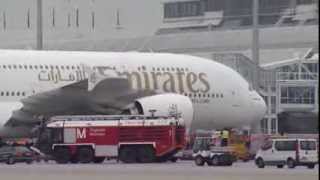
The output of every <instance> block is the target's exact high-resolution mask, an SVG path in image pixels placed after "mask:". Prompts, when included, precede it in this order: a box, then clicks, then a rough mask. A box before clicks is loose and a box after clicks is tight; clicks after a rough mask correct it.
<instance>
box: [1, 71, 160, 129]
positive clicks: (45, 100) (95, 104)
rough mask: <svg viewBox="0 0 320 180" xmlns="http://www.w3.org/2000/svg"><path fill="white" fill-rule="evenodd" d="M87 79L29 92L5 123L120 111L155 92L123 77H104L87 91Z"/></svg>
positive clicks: (17, 123) (25, 122)
mask: <svg viewBox="0 0 320 180" xmlns="http://www.w3.org/2000/svg"><path fill="white" fill-rule="evenodd" d="M89 86H90V82H89V80H88V79H86V80H82V81H79V82H76V83H74V84H70V85H67V86H64V87H62V88H59V89H55V90H51V91H47V92H43V93H39V94H35V95H32V96H30V97H28V98H25V99H23V100H22V104H23V107H22V108H21V109H19V110H16V111H14V112H13V114H12V116H11V118H10V120H9V121H7V123H6V124H5V125H6V126H8V125H9V126H10V125H11V126H15V125H21V124H26V125H28V124H29V125H31V124H34V123H37V122H39V121H40V118H39V117H50V116H53V115H88V114H121V113H123V112H124V110H125V109H126V107H127V106H128V105H129V104H130V103H132V102H133V101H134V100H135V99H137V98H140V97H146V96H151V95H155V94H157V93H156V92H155V91H149V90H137V89H133V88H131V87H130V84H129V81H128V80H127V79H124V78H117V77H111V78H105V79H103V80H101V81H99V82H98V84H96V85H95V86H94V88H93V89H92V90H91V91H88V88H89Z"/></svg>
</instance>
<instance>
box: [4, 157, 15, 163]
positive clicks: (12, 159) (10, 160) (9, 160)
mask: <svg viewBox="0 0 320 180" xmlns="http://www.w3.org/2000/svg"><path fill="white" fill-rule="evenodd" d="M6 163H7V164H14V163H15V160H14V157H9V158H8V159H7V162H6Z"/></svg>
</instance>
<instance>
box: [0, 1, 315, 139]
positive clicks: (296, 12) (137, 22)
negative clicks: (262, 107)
mask: <svg viewBox="0 0 320 180" xmlns="http://www.w3.org/2000/svg"><path fill="white" fill-rule="evenodd" d="M4 2H6V1H4ZM8 2H9V1H8ZM108 3H110V2H105V1H103V0H100V1H99V0H91V1H88V2H80V1H79V2H78V1H74V0H68V1H62V0H61V1H50V2H47V3H44V9H46V10H47V11H48V12H46V13H45V17H44V26H45V27H44V30H45V41H44V44H45V46H44V48H45V49H61V50H96V51H143V52H150V51H151V52H170V53H184V54H191V55H195V56H200V57H205V58H210V59H213V60H216V61H219V62H221V63H223V64H226V65H228V66H230V67H232V68H233V69H235V70H236V71H238V72H239V73H240V74H242V75H243V77H244V78H245V79H247V80H248V81H249V82H252V80H253V79H254V77H253V76H254V72H255V71H256V70H258V71H259V89H258V91H259V92H260V94H261V95H262V96H263V97H264V98H265V102H266V104H267V106H268V111H267V113H266V116H265V118H264V119H263V120H261V123H260V125H259V127H260V129H261V131H262V132H264V133H268V134H274V133H303V134H309V133H310V134H311V133H319V129H318V114H319V101H318V99H319V97H318V89H319V86H318V84H319V82H318V79H319V68H318V67H319V47H318V44H319V41H318V38H319V30H318V28H319V18H318V17H319V9H318V5H319V1H318V0H260V1H259V29H260V45H259V46H260V63H259V64H260V65H259V67H257V66H256V65H255V64H254V63H253V61H252V60H251V59H252V55H251V44H252V43H251V42H252V38H251V37H252V26H253V25H252V24H253V23H252V21H253V19H252V0H241V1H240V0H160V1H152V2H150V1H145V2H144V3H145V4H144V6H148V7H152V8H153V9H154V10H150V9H148V8H144V6H143V3H142V4H141V2H140V4H139V3H135V5H132V6H131V7H124V6H125V5H124V4H121V3H119V4H117V3H116V5H115V6H109V5H108ZM9 4H10V3H7V4H6V6H2V8H1V3H0V14H1V15H0V39H4V41H2V42H0V48H33V47H35V41H34V38H35V36H34V34H35V25H34V23H35V20H34V17H35V15H34V13H32V10H34V9H35V5H34V4H32V3H29V4H28V5H26V7H25V8H26V9H23V10H22V11H21V13H22V14H21V16H19V17H20V19H19V20H14V19H15V18H12V16H13V15H12V14H11V15H10V13H8V11H10V8H12V7H13V6H12V5H11V6H10V5H9ZM28 6H29V7H28ZM4 7H6V8H4ZM107 7H108V8H107ZM58 8H59V9H63V10H62V11H61V13H60V14H57V13H55V11H56V9H58ZM133 8H134V9H133ZM106 9H107V10H106ZM131 11H134V12H137V11H139V12H138V14H139V13H140V14H139V17H138V16H135V15H131V16H132V19H130V12H131ZM134 12H132V13H134ZM108 13H109V14H108ZM17 17H18V16H17ZM101 17H104V18H101ZM146 17H149V19H144V18H146ZM128 18H129V20H128ZM11 21H15V23H12V22H11ZM144 22H145V23H148V24H149V22H150V27H149V26H148V27H144V25H143V24H144ZM10 31H13V32H15V34H16V35H17V38H18V40H16V41H14V40H10V39H8V38H6V37H7V36H8V34H10ZM135 31H136V32H135ZM131 32H135V33H131ZM21 33H22V34H23V33H24V34H25V35H24V36H22V35H21Z"/></svg>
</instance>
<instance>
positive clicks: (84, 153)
mask: <svg viewBox="0 0 320 180" xmlns="http://www.w3.org/2000/svg"><path fill="white" fill-rule="evenodd" d="M93 158H94V154H93V150H92V148H90V147H82V148H79V150H78V152H77V159H78V161H79V163H90V162H92V161H93Z"/></svg>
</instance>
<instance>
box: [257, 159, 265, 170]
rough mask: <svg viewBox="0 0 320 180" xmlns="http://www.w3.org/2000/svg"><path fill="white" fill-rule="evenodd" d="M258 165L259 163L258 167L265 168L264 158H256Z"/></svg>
mask: <svg viewBox="0 0 320 180" xmlns="http://www.w3.org/2000/svg"><path fill="white" fill-rule="evenodd" d="M256 165H257V167H258V168H264V166H265V164H264V161H263V159H262V158H258V159H257V160H256Z"/></svg>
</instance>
